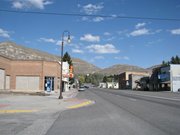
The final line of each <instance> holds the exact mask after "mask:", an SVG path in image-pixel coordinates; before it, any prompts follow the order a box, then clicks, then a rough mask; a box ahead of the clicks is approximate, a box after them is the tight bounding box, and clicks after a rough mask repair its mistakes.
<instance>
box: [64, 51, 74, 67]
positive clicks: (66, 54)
mask: <svg viewBox="0 0 180 135" xmlns="http://www.w3.org/2000/svg"><path fill="white" fill-rule="evenodd" d="M63 61H64V62H65V61H67V62H68V64H69V66H73V63H72V59H71V56H70V55H69V54H68V52H66V53H65V54H64V56H63Z"/></svg>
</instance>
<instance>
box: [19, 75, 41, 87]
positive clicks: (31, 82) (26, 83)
mask: <svg viewBox="0 0 180 135" xmlns="http://www.w3.org/2000/svg"><path fill="white" fill-rule="evenodd" d="M16 90H39V77H37V76H16Z"/></svg>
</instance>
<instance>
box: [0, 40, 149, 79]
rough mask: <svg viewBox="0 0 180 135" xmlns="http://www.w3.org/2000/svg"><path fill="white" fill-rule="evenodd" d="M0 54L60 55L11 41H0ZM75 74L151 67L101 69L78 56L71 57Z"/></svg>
mask: <svg viewBox="0 0 180 135" xmlns="http://www.w3.org/2000/svg"><path fill="white" fill-rule="evenodd" d="M0 55H1V56H4V57H7V58H9V59H13V60H45V61H60V56H56V55H52V54H49V53H47V52H43V51H40V50H36V49H31V48H27V47H24V46H20V45H17V44H16V43H13V42H0ZM72 62H73V65H74V73H75V74H93V73H99V74H103V75H114V74H120V73H122V72H125V71H138V72H151V71H152V68H150V69H144V68H141V67H138V66H133V65H122V64H117V65H113V66H111V67H108V68H105V69H101V68H99V67H97V66H95V65H93V64H90V63H88V62H86V61H84V60H81V59H79V58H72Z"/></svg>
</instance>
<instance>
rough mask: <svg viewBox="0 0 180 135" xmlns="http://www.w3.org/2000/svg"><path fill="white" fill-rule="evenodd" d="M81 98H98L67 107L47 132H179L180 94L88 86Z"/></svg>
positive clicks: (137, 134) (162, 134) (101, 134)
mask: <svg viewBox="0 0 180 135" xmlns="http://www.w3.org/2000/svg"><path fill="white" fill-rule="evenodd" d="M78 97H80V98H86V99H89V100H93V101H95V104H93V105H89V106H86V107H82V108H78V109H72V110H66V111H64V112H62V113H61V114H60V115H59V117H58V118H57V119H56V121H55V122H54V124H53V125H52V127H51V128H50V129H49V130H48V132H47V133H46V135H59V134H62V135H110V134H113V135H177V134H179V132H180V128H179V125H180V94H178V93H176V94H175V93H169V92H140V91H136V92H133V91H129V90H127V91H122V90H121V91H116V90H106V89H98V88H93V89H88V90H86V91H85V92H80V93H79V94H78Z"/></svg>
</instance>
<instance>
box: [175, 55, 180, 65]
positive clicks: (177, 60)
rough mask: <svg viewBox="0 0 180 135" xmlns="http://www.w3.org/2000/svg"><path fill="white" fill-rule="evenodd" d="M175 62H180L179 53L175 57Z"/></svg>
mask: <svg viewBox="0 0 180 135" xmlns="http://www.w3.org/2000/svg"><path fill="white" fill-rule="evenodd" d="M175 64H180V58H179V56H178V55H176V57H175Z"/></svg>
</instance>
